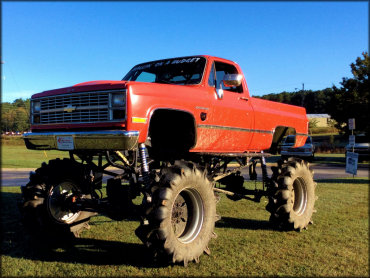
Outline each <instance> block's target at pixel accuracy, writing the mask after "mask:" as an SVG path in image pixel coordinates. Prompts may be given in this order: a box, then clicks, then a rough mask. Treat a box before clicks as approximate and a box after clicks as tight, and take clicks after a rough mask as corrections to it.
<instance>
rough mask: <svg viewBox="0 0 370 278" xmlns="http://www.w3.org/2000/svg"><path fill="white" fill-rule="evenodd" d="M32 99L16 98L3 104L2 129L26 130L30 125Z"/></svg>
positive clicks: (3, 130)
mask: <svg viewBox="0 0 370 278" xmlns="http://www.w3.org/2000/svg"><path fill="white" fill-rule="evenodd" d="M29 115H30V100H29V99H27V100H23V99H16V100H15V101H13V103H9V102H4V103H2V104H1V131H2V132H5V131H26V130H28V129H29V127H30V122H29Z"/></svg>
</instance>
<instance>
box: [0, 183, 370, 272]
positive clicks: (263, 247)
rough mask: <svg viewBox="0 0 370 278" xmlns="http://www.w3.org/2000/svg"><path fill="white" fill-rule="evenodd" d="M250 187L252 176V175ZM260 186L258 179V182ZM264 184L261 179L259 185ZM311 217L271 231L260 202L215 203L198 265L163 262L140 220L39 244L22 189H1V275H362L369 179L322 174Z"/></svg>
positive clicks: (95, 223)
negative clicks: (30, 232) (150, 248)
mask: <svg viewBox="0 0 370 278" xmlns="http://www.w3.org/2000/svg"><path fill="white" fill-rule="evenodd" d="M248 184H249V185H251V186H253V185H254V183H251V182H249V183H248ZM258 185H259V184H258ZM259 186H260V185H259ZM316 191H317V195H318V196H319V199H318V201H317V202H316V209H317V213H315V214H314V218H313V220H314V224H313V225H310V226H309V229H308V230H305V231H302V232H300V233H299V232H279V231H275V230H272V229H271V228H270V226H269V223H268V221H267V220H268V217H269V214H268V212H267V211H266V210H265V205H266V202H265V201H266V199H264V198H262V201H261V203H253V202H250V201H245V200H241V201H238V202H232V201H231V200H229V199H227V198H226V197H225V196H222V199H221V201H220V202H219V204H218V206H217V211H218V213H219V214H221V215H222V217H223V218H222V219H221V220H220V221H219V222H217V223H216V229H215V231H216V233H217V235H218V238H217V239H213V240H212V241H211V243H210V249H211V251H212V254H211V256H206V255H204V256H202V257H201V260H200V264H195V263H190V264H189V266H188V267H187V268H185V267H183V266H179V265H170V266H158V265H155V264H153V263H152V261H151V260H150V258H149V257H148V256H147V252H146V249H145V248H144V246H143V245H142V244H141V243H140V241H139V240H138V239H137V238H136V237H135V235H134V230H135V229H136V227H137V226H138V225H139V223H138V222H136V221H126V222H125V221H123V222H117V221H111V220H109V219H108V218H106V217H104V216H98V217H95V218H93V219H92V220H91V229H90V230H88V231H86V232H85V233H83V234H82V238H80V239H78V240H77V241H76V242H74V243H71V244H70V245H69V246H60V247H55V248H52V247H47V246H43V245H38V244H37V243H34V242H32V241H31V239H30V238H29V237H28V236H27V235H26V234H25V233H24V231H23V229H22V226H21V224H20V221H19V213H18V210H17V207H16V202H17V200H19V198H20V191H19V189H18V188H13V187H3V188H2V200H1V203H2V209H1V224H2V229H1V230H2V233H3V237H2V246H1V250H2V256H1V275H2V276H17V277H20V276H38V277H47V276H49V277H50V276H53V277H54V276H58V277H59V276H78V277H82V276H93V277H97V276H116V277H117V276H171V277H174V276H175V277H177V276H222V277H230V276H239V277H240V276H242V277H244V276H294V277H296V276H323V277H330V276H363V277H367V276H368V275H369V264H368V262H369V255H368V253H369V242H368V239H369V234H368V230H369V214H368V210H369V205H368V204H369V200H368V196H369V192H368V191H369V179H361V178H357V179H340V180H323V181H322V182H320V183H319V184H318V186H317V190H316Z"/></svg>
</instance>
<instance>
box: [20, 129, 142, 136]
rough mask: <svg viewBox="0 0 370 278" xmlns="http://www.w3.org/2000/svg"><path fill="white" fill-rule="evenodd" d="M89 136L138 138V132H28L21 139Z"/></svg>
mask: <svg viewBox="0 0 370 278" xmlns="http://www.w3.org/2000/svg"><path fill="white" fill-rule="evenodd" d="M72 135H76V136H89V135H92V136H94V135H118V136H120V135H121V136H126V137H134V136H139V131H123V130H102V131H66V132H64V131H57V132H28V133H25V134H23V138H27V137H30V136H72Z"/></svg>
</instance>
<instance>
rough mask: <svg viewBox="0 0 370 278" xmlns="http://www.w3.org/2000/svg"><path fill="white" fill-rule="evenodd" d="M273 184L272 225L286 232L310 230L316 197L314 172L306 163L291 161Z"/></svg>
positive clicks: (269, 209)
mask: <svg viewBox="0 0 370 278" xmlns="http://www.w3.org/2000/svg"><path fill="white" fill-rule="evenodd" d="M272 182H273V184H274V185H275V187H274V188H273V189H272V191H271V192H272V194H271V195H270V196H269V203H268V205H267V207H266V209H267V210H268V211H269V212H270V213H271V216H270V221H271V222H272V224H273V225H274V226H276V227H277V228H280V229H284V230H292V229H295V230H301V229H305V228H307V226H308V224H310V223H312V214H313V212H314V205H315V201H316V198H317V197H316V195H315V188H316V183H315V182H314V181H313V172H311V171H310V170H309V168H308V164H307V162H305V161H304V160H301V159H293V158H290V159H289V160H288V161H286V162H285V163H284V164H283V165H282V167H281V169H280V173H279V175H278V176H275V177H274V178H273V181H272Z"/></svg>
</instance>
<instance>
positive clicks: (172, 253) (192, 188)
mask: <svg viewBox="0 0 370 278" xmlns="http://www.w3.org/2000/svg"><path fill="white" fill-rule="evenodd" d="M216 202H217V200H216V197H215V195H214V192H213V184H212V182H210V181H209V180H208V179H207V176H206V173H205V172H204V171H202V170H199V169H198V168H197V167H196V166H195V164H193V163H186V162H176V163H175V165H174V166H171V167H168V168H165V169H164V170H162V173H161V178H160V181H159V184H158V187H157V188H156V189H155V190H154V192H153V200H152V203H153V207H152V210H151V211H150V212H149V213H148V214H147V217H146V219H147V220H148V222H149V223H147V225H145V224H142V225H141V226H140V227H139V228H138V229H137V230H136V234H137V236H138V237H139V238H140V239H141V240H142V241H143V242H144V244H145V245H146V246H147V247H149V248H150V250H151V251H152V254H153V256H154V258H155V259H157V261H159V262H164V263H169V262H170V263H171V262H172V263H183V264H184V265H185V266H186V265H187V264H188V262H191V261H195V262H199V257H200V256H201V255H202V254H203V252H205V253H207V254H210V250H209V248H208V243H209V241H210V239H211V238H214V237H216V234H215V233H214V227H215V221H217V220H218V216H217V215H216Z"/></svg>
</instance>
